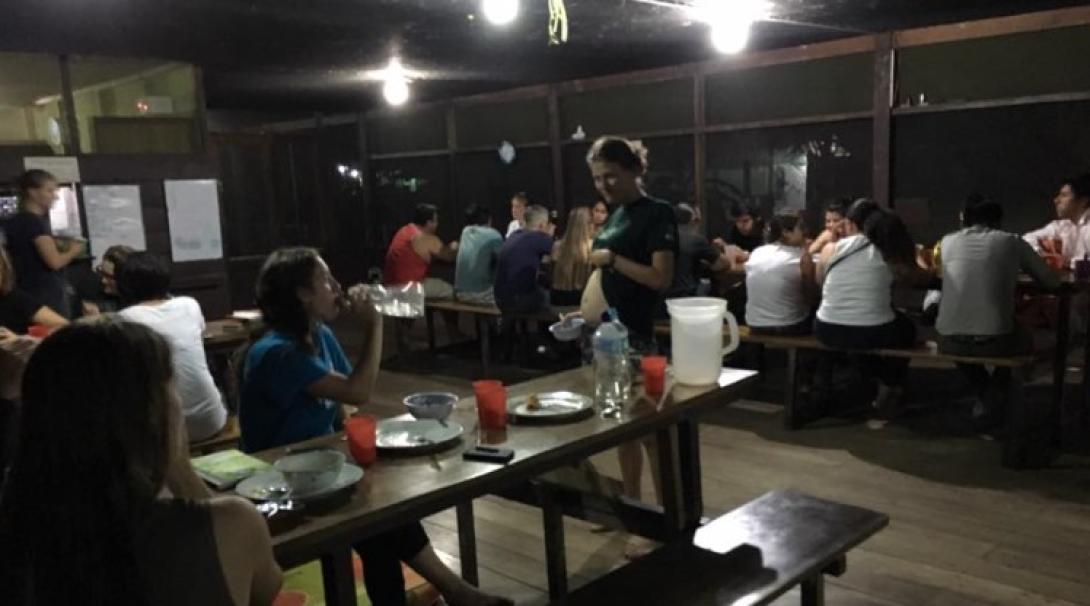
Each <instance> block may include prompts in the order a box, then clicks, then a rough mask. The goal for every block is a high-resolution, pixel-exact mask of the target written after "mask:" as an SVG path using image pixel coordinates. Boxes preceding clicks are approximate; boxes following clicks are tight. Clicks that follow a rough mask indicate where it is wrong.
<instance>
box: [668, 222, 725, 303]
mask: <svg viewBox="0 0 1090 606" xmlns="http://www.w3.org/2000/svg"><path fill="white" fill-rule="evenodd" d="M718 258H719V251H717V250H716V249H715V247H714V246H712V244H711V242H709V241H708V238H707V237H705V236H704V234H702V233H700V232H699V231H697V230H696V229H693V228H691V227H689V226H685V227H680V228H679V229H678V253H677V262H676V263H675V264H674V283H673V285H671V286H670V291H669V293H668V294H667V297H668V298H669V297H691V296H693V295H695V294H696V291H697V287H698V286H699V285H700V276H701V275H702V274H703V273H704V271H705V267H710V266H711V265H714V264H715V262H716V260H717V259H718Z"/></svg>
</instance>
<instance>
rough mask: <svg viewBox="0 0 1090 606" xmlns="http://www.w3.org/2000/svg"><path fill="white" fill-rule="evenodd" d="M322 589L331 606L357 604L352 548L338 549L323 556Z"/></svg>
mask: <svg viewBox="0 0 1090 606" xmlns="http://www.w3.org/2000/svg"><path fill="white" fill-rule="evenodd" d="M322 589H323V590H324V591H325V603H326V604H328V605H329V606H355V605H356V575H355V574H353V571H352V549H351V548H347V547H346V548H344V549H338V550H336V551H333V552H331V553H328V554H326V555H323V556H322Z"/></svg>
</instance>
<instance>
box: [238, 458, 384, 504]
mask: <svg viewBox="0 0 1090 606" xmlns="http://www.w3.org/2000/svg"><path fill="white" fill-rule="evenodd" d="M362 477H363V468H362V467H357V466H355V465H353V464H351V463H345V464H344V466H343V467H341V470H340V472H339V473H338V474H337V477H336V478H335V479H334V480H333V481H332V482H331V483H329V484H327V485H325V486H316V487H314V488H313V489H311V490H307V491H302V490H292V488H291V487H290V486H289V485H288V482H287V480H285V479H284V474H282V473H280V472H279V471H277V470H275V469H270V470H268V471H263V472H261V473H258V474H255V475H252V476H250V477H248V478H246V479H245V480H243V481H241V482H239V483H238V486H235V492H236V493H238V494H239V496H242V497H246V498H247V499H250V500H251V501H279V500H283V499H292V500H297V501H308V500H313V499H318V498H321V497H324V496H328V495H331V494H333V493H335V492H338V491H341V490H344V489H346V488H348V487H349V486H351V485H353V484H355V483H356V482H359V481H360V478H362Z"/></svg>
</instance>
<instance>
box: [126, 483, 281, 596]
mask: <svg viewBox="0 0 1090 606" xmlns="http://www.w3.org/2000/svg"><path fill="white" fill-rule="evenodd" d="M247 508H249V509H250V510H251V511H246V509H247ZM252 509H253V507H252V506H251V505H250V504H249V503H247V502H245V501H243V500H241V499H238V498H236V497H214V498H212V499H208V500H202V501H193V500H189V499H161V500H158V501H156V502H155V503H154V504H153V505H152V506H151V508H150V509H149V511H148V512H147V513H146V514H145V515H144V516H143V517H142V519H141V520H140V522H139V524H138V525H137V526H136V531H135V532H134V537H133V538H134V541H133V552H134V556H135V557H136V562H137V565H138V570H139V574H140V580H141V581H142V584H143V586H144V587H147V591H148V596H147V597H148V603H149V604H154V605H155V606H191V605H193V604H201V606H246V605H249V604H253V603H255V602H258V601H260V598H259V596H260V595H261V594H269V593H270V591H269V589H268V588H264V589H259V590H258V592H257V594H258V595H255V592H254V588H253V587H252V586H251V584H250V582H249V580H250V578H251V577H252V576H253V573H252V571H250V572H249V573H248V574H247V571H246V569H249V568H253V564H252V563H251V562H252V561H253V559H254V558H253V553H252V551H251V549H252V547H251V546H252V545H254V544H255V543H257V544H260V542H261V540H262V536H261V534H262V532H261V531H262V530H263V529H261V528H259V527H257V528H255V526H256V524H255V521H256V522H257V523H258V524H260V523H261V520H260V519H257V520H254V516H253V513H252ZM264 541H266V542H267V541H268V538H267V531H266V538H264ZM240 573H241V574H240Z"/></svg>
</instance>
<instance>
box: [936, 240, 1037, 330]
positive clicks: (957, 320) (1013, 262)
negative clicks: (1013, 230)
mask: <svg viewBox="0 0 1090 606" xmlns="http://www.w3.org/2000/svg"><path fill="white" fill-rule="evenodd" d="M1022 247H1025V248H1026V250H1027V251H1029V253H1030V254H1033V251H1032V249H1030V248H1029V244H1027V243H1026V242H1025V241H1024V240H1022V239H1021V238H1019V237H1018V236H1014V235H1013V234H1008V233H1006V232H1002V231H999V230H995V229H989V228H987V227H983V226H974V227H969V228H966V229H963V230H961V231H958V232H955V233H952V234H949V235H947V236H946V237H944V238H943V239H942V247H941V250H942V303H941V304H940V305H939V316H938V319H937V320H936V322H935V328H936V329H937V330H938V332H939V333H940V334H944V335H955V334H956V335H1000V334H1007V333H1009V332H1011V330H1013V326H1014V298H1015V293H1014V291H1015V286H1016V285H1017V282H1018V271H1019V269H1020V268H1021V265H1022V264H1021V262H1020V254H1019V253H1020V251H1019V249H1020V248H1022Z"/></svg>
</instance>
